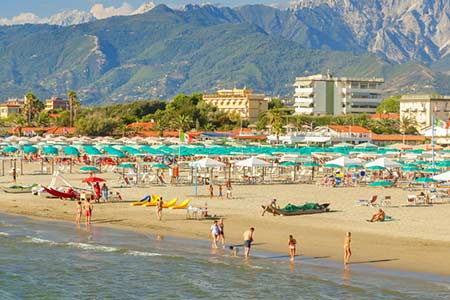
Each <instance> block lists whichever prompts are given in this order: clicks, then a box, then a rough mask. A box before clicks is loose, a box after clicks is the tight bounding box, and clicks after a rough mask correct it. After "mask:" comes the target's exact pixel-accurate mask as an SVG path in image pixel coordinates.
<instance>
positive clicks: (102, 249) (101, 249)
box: [66, 243, 120, 252]
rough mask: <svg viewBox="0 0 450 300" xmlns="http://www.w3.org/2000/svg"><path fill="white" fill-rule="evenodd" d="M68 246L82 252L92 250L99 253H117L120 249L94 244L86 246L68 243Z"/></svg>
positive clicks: (84, 244)
mask: <svg viewBox="0 0 450 300" xmlns="http://www.w3.org/2000/svg"><path fill="white" fill-rule="evenodd" d="M66 245H68V246H71V247H75V248H79V249H82V250H91V251H97V252H117V251H119V250H120V249H118V248H115V247H108V246H102V245H94V244H86V243H66Z"/></svg>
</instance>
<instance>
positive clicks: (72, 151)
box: [63, 146, 80, 155]
mask: <svg viewBox="0 0 450 300" xmlns="http://www.w3.org/2000/svg"><path fill="white" fill-rule="evenodd" d="M63 152H64V154H65V155H80V151H78V149H77V148H75V147H72V146H66V147H64V148H63Z"/></svg>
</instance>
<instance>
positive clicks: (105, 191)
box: [102, 183, 109, 201]
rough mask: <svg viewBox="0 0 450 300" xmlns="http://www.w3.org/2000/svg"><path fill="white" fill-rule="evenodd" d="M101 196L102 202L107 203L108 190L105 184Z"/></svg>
mask: <svg viewBox="0 0 450 300" xmlns="http://www.w3.org/2000/svg"><path fill="white" fill-rule="evenodd" d="M102 195H103V200H105V201H108V196H109V190H108V186H107V185H106V183H104V184H103V185H102Z"/></svg>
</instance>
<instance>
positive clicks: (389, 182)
mask: <svg viewBox="0 0 450 300" xmlns="http://www.w3.org/2000/svg"><path fill="white" fill-rule="evenodd" d="M393 184H394V183H393V182H391V181H374V182H371V183H369V184H368V186H373V187H375V186H381V187H387V186H392V185H393Z"/></svg>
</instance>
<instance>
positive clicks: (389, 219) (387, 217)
mask: <svg viewBox="0 0 450 300" xmlns="http://www.w3.org/2000/svg"><path fill="white" fill-rule="evenodd" d="M366 221H367V222H370V223H376V222H390V221H394V218H392V217H391V216H385V217H384V220H383V221H380V220H379V221H375V222H371V221H370V220H366Z"/></svg>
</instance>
